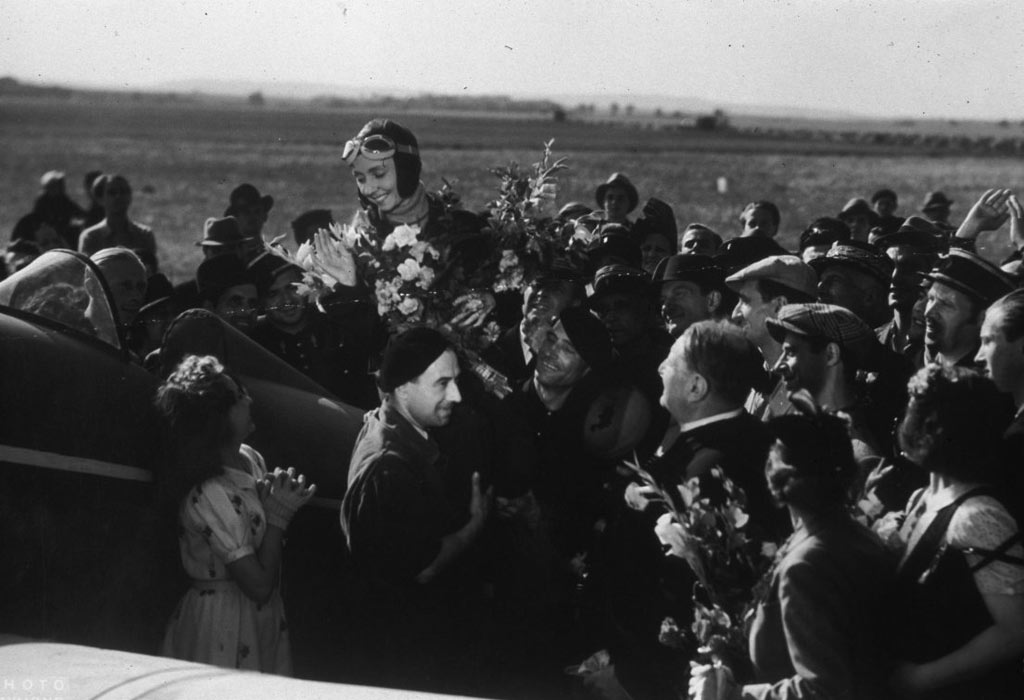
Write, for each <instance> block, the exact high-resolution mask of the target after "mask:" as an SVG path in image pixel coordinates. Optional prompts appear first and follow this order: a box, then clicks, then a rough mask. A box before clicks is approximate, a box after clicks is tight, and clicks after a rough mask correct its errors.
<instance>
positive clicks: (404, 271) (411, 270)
mask: <svg viewBox="0 0 1024 700" xmlns="http://www.w3.org/2000/svg"><path fill="white" fill-rule="evenodd" d="M395 271H396V272H397V273H398V274H399V275H401V276H402V279H403V280H404V281H406V282H411V281H413V280H414V279H416V278H417V277H419V276H420V264H419V263H418V262H416V261H415V260H413V259H412V258H408V259H406V261H405V262H404V263H401V264H399V266H398V267H397V268H395Z"/></svg>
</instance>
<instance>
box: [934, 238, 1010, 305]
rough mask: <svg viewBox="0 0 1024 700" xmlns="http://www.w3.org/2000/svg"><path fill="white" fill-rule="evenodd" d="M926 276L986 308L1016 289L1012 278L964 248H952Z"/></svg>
mask: <svg viewBox="0 0 1024 700" xmlns="http://www.w3.org/2000/svg"><path fill="white" fill-rule="evenodd" d="M925 277H926V278H927V279H930V280H931V281H932V282H940V283H942V284H944V285H946V286H947V287H951V288H953V289H955V290H957V291H958V292H962V293H964V294H966V295H967V296H968V297H970V298H971V299H973V300H975V301H977V302H978V303H980V304H982V305H984V306H988V305H989V304H991V303H992V302H994V301H995V300H996V299H998V298H999V297H1001V296H1003V295H1004V294H1009V293H1010V292H1012V291H1013V290H1014V288H1015V287H1016V285H1015V284H1014V281H1013V278H1012V277H1010V275H1008V274H1006V273H1005V272H1003V271H1002V270H1000V269H999V268H998V267H996V266H995V265H993V264H992V263H990V262H989V261H988V260H985V259H984V258H983V257H981V256H980V255H976V254H974V253H970V252H968V251H966V250H963V249H962V248H950V250H949V253H947V254H946V255H943V256H942V257H940V258H939V261H938V262H937V263H935V267H933V268H932V271H931V272H929V273H928V274H926V275H925Z"/></svg>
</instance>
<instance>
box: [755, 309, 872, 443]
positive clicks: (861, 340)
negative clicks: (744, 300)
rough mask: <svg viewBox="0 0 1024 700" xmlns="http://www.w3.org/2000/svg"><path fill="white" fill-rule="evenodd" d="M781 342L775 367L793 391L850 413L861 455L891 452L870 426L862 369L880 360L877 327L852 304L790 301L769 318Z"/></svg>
mask: <svg viewBox="0 0 1024 700" xmlns="http://www.w3.org/2000/svg"><path fill="white" fill-rule="evenodd" d="M766 324H767V327H768V332H769V333H770V334H771V335H772V337H773V338H774V339H775V340H776V342H779V343H781V344H782V354H781V355H780V356H779V359H778V362H776V363H775V367H774V371H775V372H777V373H778V374H780V375H781V376H782V378H783V379H784V380H785V382H786V388H787V389H789V391H800V390H806V391H807V392H808V393H809V394H810V395H811V398H812V399H814V402H815V403H816V404H818V405H819V406H821V407H822V408H826V409H828V410H830V411H843V412H844V413H847V414H848V415H849V416H850V437H851V439H852V441H853V452H854V456H855V457H856V458H857V460H858V461H861V460H867V459H870V458H872V457H880V456H884V455H886V454H887V452H886V450H885V449H884V444H885V443H884V437H879V436H878V435H877V433H876V431H875V430H873V429H872V427H871V425H872V424H871V419H873V418H876V417H874V416H870V415H869V413H868V411H867V406H866V405H865V399H866V398H867V397H866V396H865V395H864V392H863V391H862V389H861V387H860V386H858V383H857V380H856V373H857V370H872V369H876V368H878V366H879V362H880V357H881V347H880V346H879V343H878V340H877V338H876V337H875V333H874V331H872V329H871V328H870V327H869V326H868V325H867V324H866V323H864V321H862V320H861V319H860V318H859V317H857V316H856V315H855V314H854V313H853V312H852V311H850V310H849V309H846V308H843V307H841V306H835V305H832V304H788V305H786V306H783V307H782V308H781V309H780V310H779V313H778V316H777V317H776V318H773V319H768V320H767V321H766Z"/></svg>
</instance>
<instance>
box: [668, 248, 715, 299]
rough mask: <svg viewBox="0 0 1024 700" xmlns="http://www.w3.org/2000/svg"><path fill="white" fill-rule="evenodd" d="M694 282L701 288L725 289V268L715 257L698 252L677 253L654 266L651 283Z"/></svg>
mask: <svg viewBox="0 0 1024 700" xmlns="http://www.w3.org/2000/svg"><path fill="white" fill-rule="evenodd" d="M669 282H694V283H696V284H697V285H698V286H700V287H701V289H718V290H723V289H725V270H723V269H722V266H721V265H719V264H718V261H717V260H716V259H715V258H712V257H709V256H707V255H701V254H699V253H679V254H677V255H670V256H669V257H667V258H663V259H662V260H661V262H659V263H658V266H657V267H656V268H654V273H653V274H652V275H651V283H652V284H654V285H655V286H658V287H660V286H661V285H663V284H668V283H669Z"/></svg>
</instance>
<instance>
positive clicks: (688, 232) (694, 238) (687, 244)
mask: <svg viewBox="0 0 1024 700" xmlns="http://www.w3.org/2000/svg"><path fill="white" fill-rule="evenodd" d="M721 247H722V237H721V236H719V235H718V234H717V233H715V232H714V231H713V230H711V229H710V228H708V227H707V226H705V225H704V224H696V223H694V224H690V225H689V226H687V227H686V228H685V229H683V233H682V235H680V236H679V252H680V253H699V254H701V255H708V256H712V255H714V254H715V253H717V252H718V249H719V248H721Z"/></svg>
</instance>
